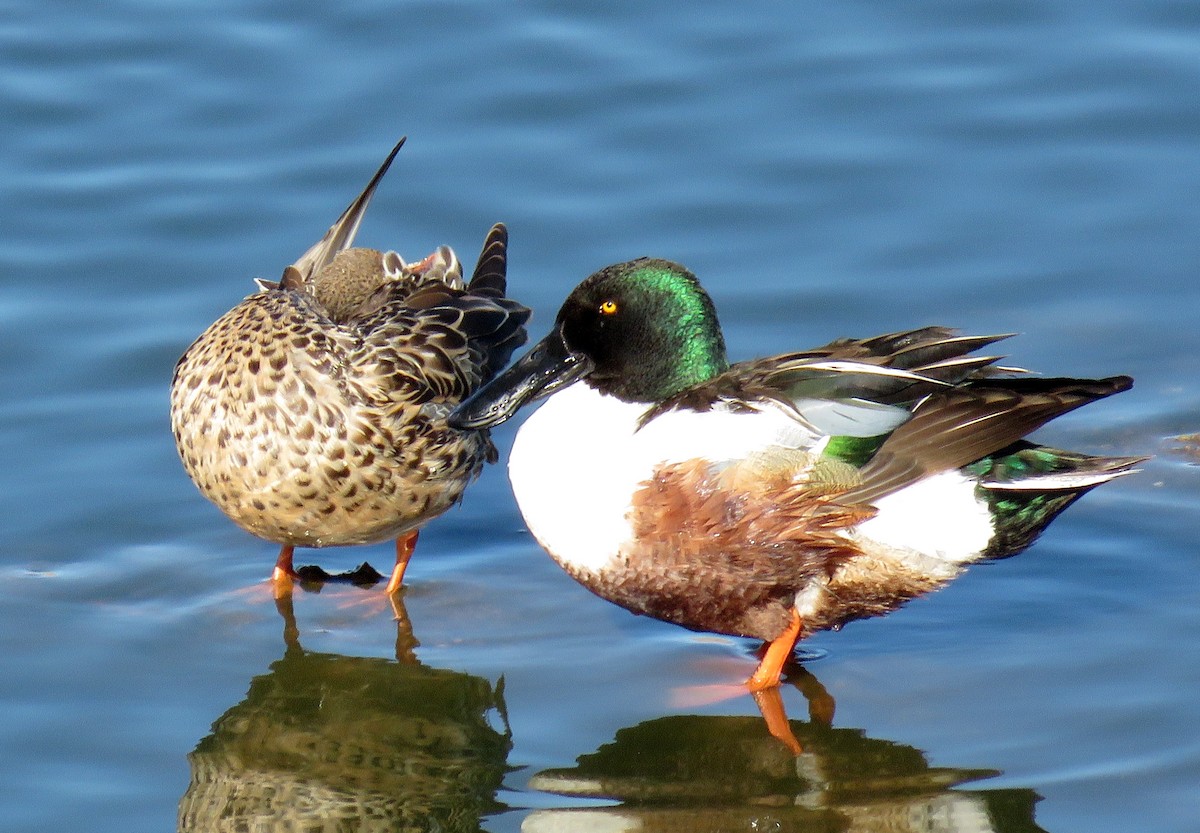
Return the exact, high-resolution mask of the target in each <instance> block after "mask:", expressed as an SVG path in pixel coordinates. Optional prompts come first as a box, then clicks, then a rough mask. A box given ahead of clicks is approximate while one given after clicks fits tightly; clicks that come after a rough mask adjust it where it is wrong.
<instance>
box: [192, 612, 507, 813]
mask: <svg viewBox="0 0 1200 833" xmlns="http://www.w3.org/2000/svg"><path fill="white" fill-rule="evenodd" d="M393 601H394V605H395V607H396V613H397V616H398V621H397V637H396V661H392V660H385V659H382V658H373V657H346V656H338V655H335V654H323V653H313V652H310V651H306V650H304V648H303V647H301V645H300V641H299V632H298V630H297V628H296V623H295V618H294V616H293V615H292V611H291V599H290V598H284V599H280V600H278V602H277V604H278V605H279V609H280V612H281V613H282V614H283V617H284V641H285V644H286V646H287V647H286V650H285V652H284V655H283V657H282V658H281V659H279V660H278V661H276V662H274V663H273V664H272V665H271V668H270V670H269V671H268V672H267V673H266V674H263V675H261V676H258V677H255V678H254V679H253V680H252V681H251V683H250V690H249V692H248V693H247V695H246V698H245V700H243V701H242V702H241V703H238V704H237V705H236V706H234V707H233V708H231V709H229V711H227V712H226V713H225V714H223V715H222V716H221V717H220V718H218V719H217V721H216V722H215V723H214V724H213V727H212V732H211V733H210V734H209V735H208V736H207V737H205V738H204V739H203V740H201V741H200V743H199V744H198V745H197V746H196V749H195V751H193V752H192V753H191V754H190V755H189V756H188V762H189V764H190V766H191V783H190V784H189V785H188V789H187V792H186V794H185V795H184V796H183V799H182V800H181V801H180V805H179V820H178V825H179V828H178V829H179V830H180V831H181V833H183V831H187V832H188V833H191V831H196V832H197V833H200V831H203V832H204V833H226V831H228V832H229V833H232V831H246V830H253V831H255V833H269V832H270V831H280V833H282V831H289V833H291V831H298V830H304V831H306V832H307V833H323V831H344V830H360V831H395V830H413V829H417V830H431V829H432V830H442V831H459V830H463V831H466V830H471V831H474V830H478V829H479V825H480V819H481V818H482V817H484V816H486V815H489V814H491V813H495V812H499V811H501V810H503V809H504V806H503V805H502V804H500V803H499V802H498V801H497V800H496V791H497V790H498V789H499V788H500V784H501V781H502V779H503V778H504V775H505V773H506V772H508V770H509V767H508V765H507V757H508V753H509V750H510V749H511V747H512V740H511V733H510V731H509V729H508V719H507V714H506V712H505V707H504V698H503V680H501V681H500V682H498V683H497V684H496V685H492V684H491V683H490V682H488V681H487V680H485V679H483V678H481V677H475V676H472V675H470V674H464V673H461V672H457V671H449V670H445V669H437V668H429V667H427V666H424V665H422V664H420V663H419V662H418V661H417V660H416V658H415V656H414V654H413V650H412V649H413V648H414V647H415V645H416V644H417V642H416V640H415V638H414V637H413V635H412V628H411V626H410V624H409V621H408V617H407V613H406V611H405V610H404V603H403V600H402V599H401V598H399V597H396V598H395V599H394V600H393ZM497 726H499V728H497Z"/></svg>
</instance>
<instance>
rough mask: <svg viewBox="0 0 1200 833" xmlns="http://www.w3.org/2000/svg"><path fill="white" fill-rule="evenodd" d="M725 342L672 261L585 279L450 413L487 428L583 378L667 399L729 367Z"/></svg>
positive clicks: (624, 266)
mask: <svg viewBox="0 0 1200 833" xmlns="http://www.w3.org/2000/svg"><path fill="white" fill-rule="evenodd" d="M728 366H729V364H728V361H727V359H726V358H725V340H724V338H723V337H722V335H721V327H720V324H719V323H718V322H717V313H716V309H715V308H714V307H713V303H712V299H710V298H709V297H708V293H707V292H705V291H704V289H703V288H702V287H701V286H700V283H699V281H697V280H696V276H695V275H693V274H692V273H691V272H689V271H688V270H687V269H685V268H684V267H683V266H680V265H679V264H677V263H672V262H671V261H669V260H659V259H655V258H639V259H638V260H631V261H627V262H625V263H617V264H614V265H612V266H607V267H605V268H604V269H601V270H600V271H599V272H596V273H595V274H593V275H591V276H590V277H588V278H587V279H586V280H585V281H584V282H583V283H581V284H579V286H577V287H575V290H574V291H573V292H572V293H571V294H570V296H569V297H568V298H567V300H566V302H565V303H563V305H562V308H561V309H560V310H559V311H558V317H557V318H556V319H555V322H554V328H553V329H552V330H551V331H550V334H549V335H547V336H546V337H545V338H544V339H542V340H541V341H540V342H539V343H538V344H537V345H535V346H534V347H533V349H532V350H530V351H529V352H528V353H526V354H525V355H524V356H523V357H522V358H520V359H519V360H518V361H517V362H516V363H515V364H514V365H513V366H512V367H510V368H509V369H508V370H506V371H505V372H504V373H502V374H500V375H499V376H497V377H496V378H495V379H493V380H492V381H491V382H490V383H489V384H487V385H486V386H485V387H483V388H481V389H480V390H479V391H477V392H476V393H475V394H474V395H473V396H471V397H470V398H469V399H467V400H466V401H465V402H463V403H462V404H461V405H460V406H459V407H458V408H457V409H456V410H455V411H454V413H453V414H451V416H450V422H451V424H452V425H455V426H457V427H459V428H488V427H491V426H493V425H498V424H499V423H501V422H504V421H505V420H507V419H508V418H509V417H511V416H512V415H513V414H514V413H516V411H517V410H518V409H519V408H520V407H521V406H522V405H525V404H528V403H530V402H533V401H536V400H538V399H540V398H542V397H544V396H548V395H550V394H552V393H554V392H555V391H557V390H559V389H561V388H563V387H566V386H567V385H569V384H571V383H572V382H576V381H578V380H581V379H582V380H585V381H586V383H587V384H588V385H590V386H592V387H593V388H595V389H596V390H598V391H600V392H601V393H604V394H608V395H610V396H615V397H617V398H619V399H622V400H624V401H626V402H645V403H648V404H649V403H657V402H661V401H663V400H665V399H667V398H669V397H671V396H673V395H675V394H677V393H679V392H680V391H682V390H684V389H685V388H688V387H691V386H692V385H696V384H699V383H701V382H704V381H706V380H708V379H711V378H712V377H713V376H716V375H717V374H719V373H721V372H722V371H724V370H725V369H726V368H727V367H728Z"/></svg>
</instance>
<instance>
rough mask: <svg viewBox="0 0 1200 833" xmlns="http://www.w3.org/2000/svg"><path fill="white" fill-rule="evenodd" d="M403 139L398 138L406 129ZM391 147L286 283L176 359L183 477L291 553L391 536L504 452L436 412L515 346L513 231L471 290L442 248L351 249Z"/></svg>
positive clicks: (519, 330)
mask: <svg viewBox="0 0 1200 833" xmlns="http://www.w3.org/2000/svg"><path fill="white" fill-rule="evenodd" d="M401 144H403V140H402V141H401ZM399 147H400V145H397V146H396V149H395V150H393V151H392V154H391V155H390V156H389V157H388V159H387V161H386V162H384V164H383V166H382V167H381V168H380V169H379V171H378V172H377V173H376V175H375V177H374V178H373V179H372V181H371V183H370V184H369V185H368V186H367V188H366V189H365V190H364V191H363V193H362V194H361V195H360V196H359V197H358V198H357V199H356V200H355V201H354V202H353V203H352V204H351V206H350V207H349V208H348V209H347V210H346V212H345V213H344V214H343V215H342V216H341V217H340V218H339V219H338V221H337V223H335V224H334V226H333V227H332V228H331V229H330V230H329V232H328V233H327V234H326V235H325V237H324V238H323V239H322V240H321V241H320V242H319V243H317V244H316V245H315V246H314V247H312V248H311V249H309V251H308V252H306V253H305V254H304V255H302V256H301V258H300V259H299V260H298V261H297V262H296V263H295V264H293V265H292V266H289V267H287V269H285V271H284V275H283V279H282V280H281V281H280V282H279V283H278V284H274V283H270V282H266V281H260V285H261V286H262V287H263V291H262V292H260V293H258V294H255V295H251V296H250V297H248V298H246V299H245V300H244V301H242V302H241V303H240V304H238V305H237V306H236V307H234V308H233V309H232V310H230V311H229V312H228V313H226V314H225V315H223V316H221V318H219V319H218V320H217V321H216V322H215V323H214V324H213V325H212V326H211V327H209V328H208V329H207V330H206V331H205V332H204V333H203V334H202V335H201V336H200V337H199V338H198V339H197V340H196V341H195V342H194V343H193V344H192V345H191V346H190V347H189V348H188V349H187V351H186V352H185V353H184V354H183V357H182V358H181V359H180V360H179V363H178V365H177V366H176V368H175V377H174V380H173V381H172V384H171V423H172V427H173V429H174V432H175V440H176V445H177V447H178V449H179V455H180V458H181V459H182V460H183V465H184V468H185V469H186V470H187V473H188V475H189V476H190V477H191V478H192V480H193V481H194V482H195V483H196V485H197V487H199V489H200V491H201V492H202V493H203V494H204V496H205V497H207V498H208V499H209V500H211V501H212V502H213V503H215V504H216V505H217V506H218V507H220V509H221V510H222V511H223V512H224V513H225V514H226V515H228V516H229V517H230V518H231V519H232V520H233V521H234V522H235V523H237V524H238V525H239V526H241V527H242V528H243V529H245V530H247V531H249V532H251V533H253V534H254V535H257V536H259V537H261V538H265V539H267V540H269V541H273V542H275V543H278V544H282V545H283V551H282V552H281V554H280V561H279V565H278V566H279V568H280V570H281V571H282V572H284V573H293V572H294V571H293V570H292V568H291V548H292V547H295V546H306V547H324V546H331V545H346V544H368V543H375V542H379V541H384V540H389V539H398V549H397V567H396V570H395V571H394V572H393V580H392V582H391V583H390V584H389V590H395V589H396V588H397V587H398V586H399V583H400V579H401V578H402V575H403V567H404V564H405V563H407V556H408V555H409V554H411V545H412V543H413V540H414V539H413V536H414V535H415V530H416V529H417V528H418V527H419V526H420V525H421V524H422V523H424V522H425V521H428V520H429V519H430V518H433V517H435V516H436V515H438V514H440V513H442V512H444V511H445V510H446V509H448V508H449V507H450V506H451V505H453V504H454V503H455V502H456V501H457V500H459V498H460V497H462V494H463V490H464V489H465V488H466V486H467V484H468V483H469V482H470V481H471V480H472V479H473V478H474V477H476V476H477V475H478V474H479V471H480V469H481V468H482V466H483V464H484V462H490V461H493V460H494V459H495V456H496V452H495V449H494V447H493V446H492V443H491V441H490V439H489V437H488V432H487V431H471V430H459V429H455V428H451V427H450V426H449V425H448V424H447V423H446V415H447V414H448V413H449V411H450V410H451V409H452V408H453V407H454V406H455V405H456V404H458V402H460V401H461V400H462V399H463V398H464V397H466V396H467V395H468V394H470V393H471V392H472V391H473V390H475V389H476V388H478V387H479V386H480V385H481V384H482V383H483V382H485V381H486V380H488V379H489V378H491V377H492V376H493V375H495V373H496V371H497V370H498V369H499V368H501V367H503V365H504V364H505V363H506V362H507V361H508V358H509V356H510V355H511V354H512V351H513V350H514V349H516V348H517V347H518V346H520V345H521V344H522V343H524V341H525V330H524V324H525V321H526V320H527V319H528V317H529V311H528V310H527V309H526V308H525V307H523V306H521V305H519V304H517V303H516V302H515V301H512V300H510V299H508V298H506V297H505V272H506V246H507V232H506V231H505V228H504V226H502V225H496V226H495V227H494V228H493V229H492V230H491V232H490V233H489V235H488V238H487V241H486V243H485V245H484V249H483V252H482V254H481V255H480V258H479V264H478V266H477V267H476V270H475V274H474V277H473V278H472V279H471V281H470V283H468V284H466V285H465V286H464V284H463V280H462V275H461V267H460V266H459V263H458V260H457V258H456V257H455V255H454V253H453V251H451V250H450V249H449V248H447V247H442V248H440V249H439V250H438V251H437V252H435V253H434V254H432V255H430V256H429V257H427V258H425V259H424V260H422V261H421V262H419V263H416V264H411V265H409V264H405V262H404V261H403V260H402V259H401V258H400V256H399V255H397V254H396V253H395V252H386V253H384V252H379V251H376V250H374V249H351V248H347V247H349V246H350V245H351V243H352V242H353V238H354V233H355V231H356V230H357V227H358V224H359V222H360V221H361V218H362V214H363V212H364V211H365V210H366V207H367V204H368V202H369V201H370V198H371V195H372V194H373V192H374V189H375V187H376V185H378V183H379V180H380V179H381V178H382V176H383V174H384V173H385V172H386V171H387V168H388V166H389V165H390V163H391V161H392V158H394V156H395V154H396V150H398V149H399Z"/></svg>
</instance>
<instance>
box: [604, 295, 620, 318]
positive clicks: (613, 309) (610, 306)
mask: <svg viewBox="0 0 1200 833" xmlns="http://www.w3.org/2000/svg"><path fill="white" fill-rule="evenodd" d="M600 314H601V315H616V314H617V302H616V301H614V300H612V299H611V298H610V299H608V300H607V301H604V302H603V303H602V304H600Z"/></svg>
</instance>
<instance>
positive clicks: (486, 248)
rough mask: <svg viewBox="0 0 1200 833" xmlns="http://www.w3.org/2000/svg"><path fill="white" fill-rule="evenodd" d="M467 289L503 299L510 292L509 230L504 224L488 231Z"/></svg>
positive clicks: (498, 224)
mask: <svg viewBox="0 0 1200 833" xmlns="http://www.w3.org/2000/svg"><path fill="white" fill-rule="evenodd" d="M467 289H469V290H470V291H471V292H473V293H474V294H476V295H483V296H485V297H488V298H503V297H504V295H505V293H506V292H507V291H508V229H507V228H505V226H504V224H503V223H496V225H494V226H492V228H491V230H490V231H488V234H487V237H486V238H485V239H484V241H483V249H482V250H481V251H480V252H479V261H478V262H477V263H476V264H475V272H474V274H472V275H471V282H470V283H469V284H467Z"/></svg>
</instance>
